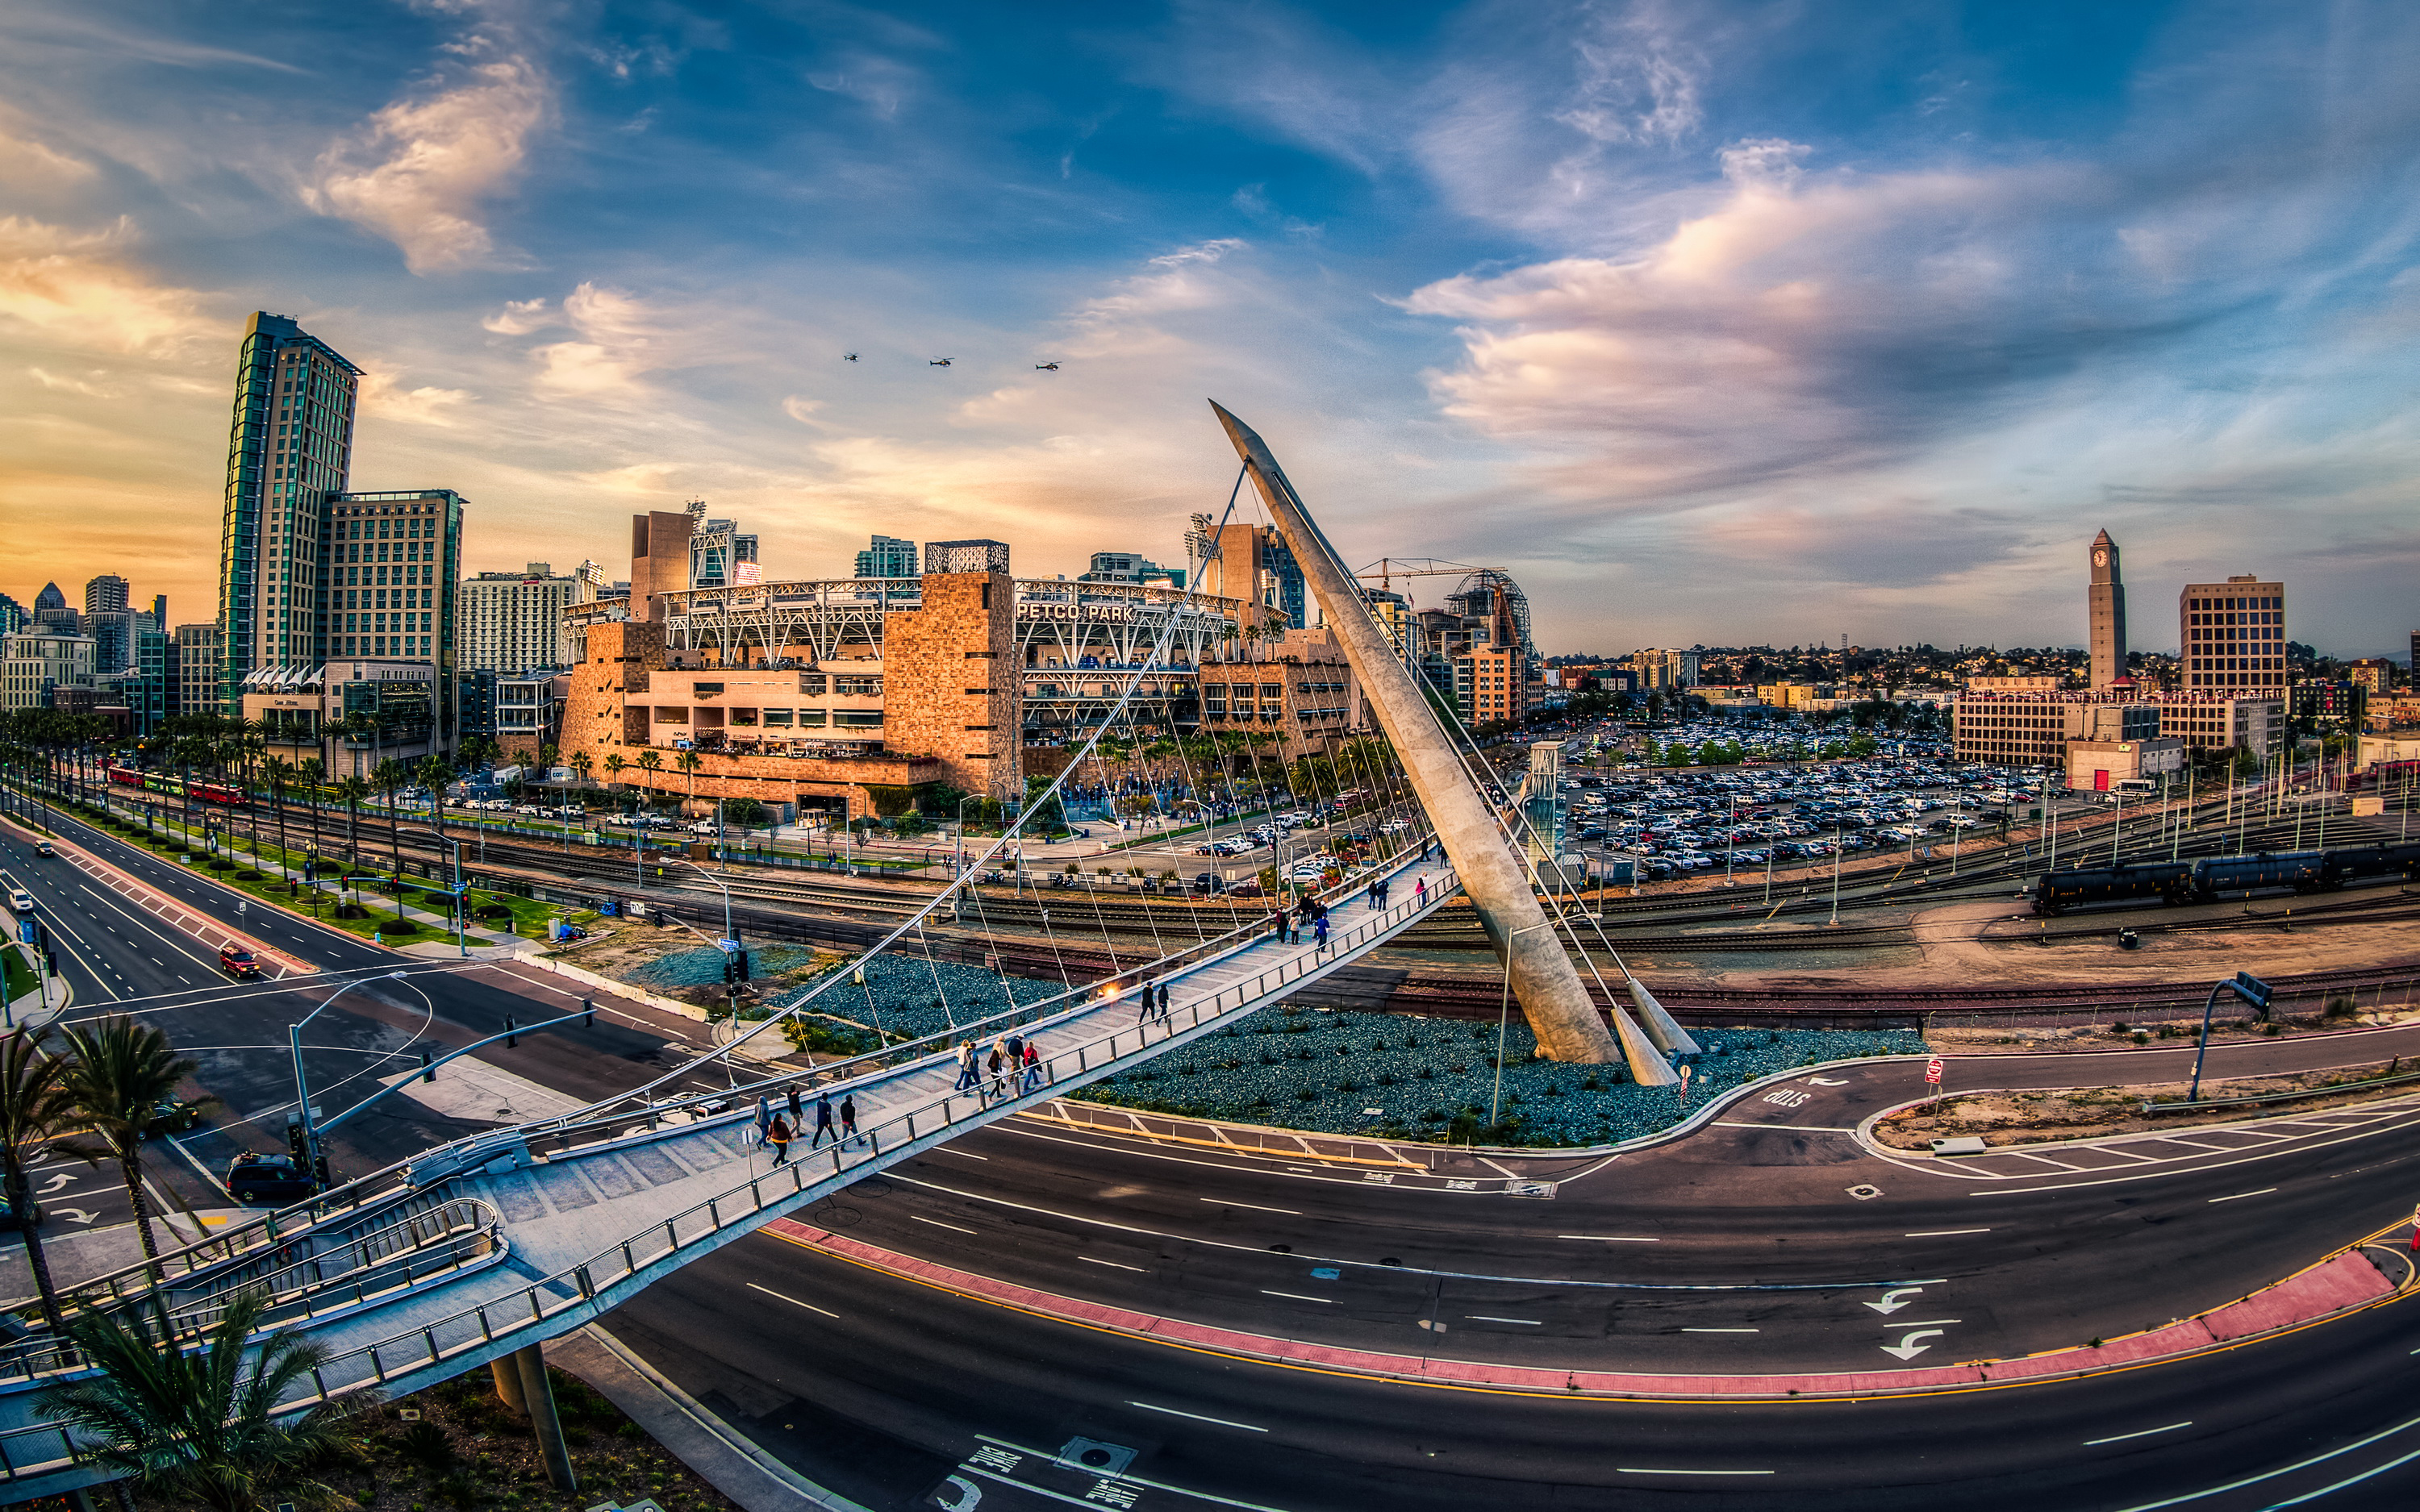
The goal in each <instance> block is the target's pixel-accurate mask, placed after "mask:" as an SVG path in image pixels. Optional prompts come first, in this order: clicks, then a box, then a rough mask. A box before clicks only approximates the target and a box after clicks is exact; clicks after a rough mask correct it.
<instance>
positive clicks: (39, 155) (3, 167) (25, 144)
mask: <svg viewBox="0 0 2420 1512" xmlns="http://www.w3.org/2000/svg"><path fill="white" fill-rule="evenodd" d="M10 114H14V113H13V112H0V120H5V119H6V118H7V116H8V115H10ZM93 173H94V169H93V166H92V164H91V163H89V162H85V161H84V160H83V159H81V158H71V157H69V156H68V155H67V154H66V153H64V152H60V151H58V150H56V149H55V148H53V147H47V146H45V145H44V144H42V143H40V142H38V141H35V140H34V139H33V138H32V137H30V136H20V135H18V134H16V133H15V132H13V131H0V184H13V185H15V186H17V187H18V188H20V189H23V188H28V187H31V186H33V185H37V184H47V185H52V186H57V187H64V186H66V185H70V184H76V183H82V182H83V181H85V179H88V178H90V177H93Z"/></svg>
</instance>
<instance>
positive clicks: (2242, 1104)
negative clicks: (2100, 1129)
mask: <svg viewBox="0 0 2420 1512" xmlns="http://www.w3.org/2000/svg"><path fill="white" fill-rule="evenodd" d="M2412 1082H2420V1071H2407V1072H2403V1073H2402V1074H2401V1075H2399V1076H2373V1077H2371V1078H2370V1079H2369V1080H2367V1081H2365V1082H2339V1083H2337V1084H2336V1085H2335V1086H2334V1087H2305V1088H2300V1089H2299V1090H2296V1091H2291V1092H2260V1093H2256V1094H2255V1095H2253V1096H2251V1097H2206V1098H2203V1099H2202V1100H2201V1101H2200V1102H2198V1103H2154V1102H2151V1101H2149V1100H2148V1099H2147V1100H2145V1101H2144V1102H2142V1103H2138V1104H2136V1111H2137V1112H2140V1113H2143V1114H2146V1115H2155V1114H2161V1113H2195V1112H2198V1111H2200V1110H2202V1109H2205V1108H2249V1107H2258V1106H2259V1105H2260V1104H2262V1103H2300V1102H2304V1101H2305V1100H2307V1099H2310V1098H2314V1097H2341V1096H2343V1095H2344V1094H2345V1093H2347V1092H2366V1091H2368V1090H2370V1089H2371V1088H2378V1087H2402V1086H2405V1085H2407V1084H2409V1083H2412Z"/></svg>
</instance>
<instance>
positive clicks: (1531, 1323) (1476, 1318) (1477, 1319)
mask: <svg viewBox="0 0 2420 1512" xmlns="http://www.w3.org/2000/svg"><path fill="white" fill-rule="evenodd" d="M1462 1316H1463V1317H1465V1318H1467V1319H1470V1320H1471V1321H1472V1322H1474V1323H1522V1324H1526V1325H1527V1326H1528V1327H1530V1328H1544V1327H1545V1326H1546V1325H1545V1324H1544V1323H1543V1322H1540V1321H1539V1320H1538V1319H1534V1318H1490V1317H1488V1316H1487V1315H1486V1314H1485V1313H1465V1314H1463V1315H1462Z"/></svg>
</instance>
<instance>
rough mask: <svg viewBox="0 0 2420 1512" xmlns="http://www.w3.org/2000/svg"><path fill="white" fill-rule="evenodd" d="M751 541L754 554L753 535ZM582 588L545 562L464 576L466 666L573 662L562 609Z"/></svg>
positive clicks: (503, 668) (518, 667)
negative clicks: (517, 569) (467, 577)
mask: <svg viewBox="0 0 2420 1512" xmlns="http://www.w3.org/2000/svg"><path fill="white" fill-rule="evenodd" d="M726 523H727V522H726ZM692 539H694V538H692ZM749 539H750V543H751V546H750V549H751V550H753V548H754V546H753V543H754V537H750V538H749ZM583 586H584V585H583V584H582V582H581V581H580V580H579V579H576V578H569V577H560V576H557V575H556V573H555V570H554V568H553V566H552V565H551V564H550V563H544V562H533V563H529V564H528V565H526V566H524V567H523V568H522V569H521V570H520V571H519V572H483V573H479V574H477V575H476V576H474V577H472V578H469V579H464V581H463V582H462V583H461V585H460V588H459V590H458V596H459V601H460V609H459V611H458V612H459V613H460V616H461V630H462V670H463V671H465V672H474V671H489V672H527V671H537V670H538V669H539V668H545V667H566V666H569V665H570V663H571V643H570V641H569V640H567V639H566V637H565V635H564V626H563V611H564V610H565V609H567V608H569V607H570V606H571V605H573V604H575V603H579V602H581V601H582V596H583V595H582V592H581V590H582V587H583Z"/></svg>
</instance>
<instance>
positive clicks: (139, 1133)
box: [59, 1013, 199, 1260]
mask: <svg viewBox="0 0 2420 1512" xmlns="http://www.w3.org/2000/svg"><path fill="white" fill-rule="evenodd" d="M67 1037H68V1049H69V1051H70V1054H71V1055H72V1057H74V1058H73V1063H72V1064H71V1065H70V1068H69V1070H68V1072H67V1078H66V1086H67V1088H68V1090H69V1091H70V1093H71V1094H73V1096H74V1098H75V1103H76V1108H77V1111H78V1112H79V1113H80V1114H81V1115H82V1116H83V1118H84V1120H85V1125H86V1126H87V1127H88V1128H90V1130H91V1131H92V1133H93V1134H97V1135H99V1136H100V1139H101V1144H100V1146H99V1147H98V1148H96V1147H93V1146H88V1145H86V1146H69V1145H62V1146H61V1147H59V1148H61V1149H67V1150H68V1151H69V1152H70V1153H71V1154H76V1155H81V1156H83V1157H84V1158H85V1159H86V1160H88V1161H91V1162H93V1163H94V1164H96V1165H98V1164H99V1163H100V1161H101V1157H103V1156H104V1155H105V1156H107V1157H109V1158H110V1159H113V1160H115V1161H116V1162H117V1170H118V1175H119V1176H120V1177H122V1178H123V1179H124V1180H125V1182H126V1197H127V1201H128V1202H129V1203H131V1204H132V1206H133V1209H134V1225H135V1227H136V1228H137V1229H138V1230H139V1231H140V1232H141V1234H142V1237H143V1254H144V1257H146V1258H147V1259H153V1260H156V1259H158V1258H159V1257H160V1245H159V1242H158V1241H157V1240H156V1239H154V1238H153V1237H152V1233H151V1207H150V1203H149V1201H148V1200H147V1198H146V1197H145V1196H144V1192H143V1135H144V1131H145V1130H146V1129H147V1127H149V1125H150V1123H151V1120H152V1119H154V1118H156V1117H157V1116H158V1110H159V1105H160V1104H161V1103H164V1102H166V1101H168V1100H169V1099H171V1098H173V1097H175V1096H176V1095H177V1084H178V1082H179V1081H182V1080H183V1079H184V1078H185V1077H187V1076H189V1075H191V1074H193V1072H194V1067H195V1066H197V1065H198V1064H199V1062H197V1061H195V1060H194V1059H193V1058H191V1057H186V1056H180V1055H178V1054H177V1052H176V1050H175V1049H174V1048H173V1047H172V1046H171V1045H170V1044H169V1043H168V1037H167V1035H165V1034H164V1033H163V1032H161V1031H160V1030H159V1029H156V1028H154V1027H152V1026H150V1025H148V1024H144V1023H141V1022H139V1021H137V1020H135V1019H132V1018H130V1017H128V1016H126V1015H125V1014H122V1013H118V1014H112V1015H111V1016H110V1017H108V1018H105V1019H101V1020H99V1021H97V1022H95V1021H90V1020H87V1021H86V1022H85V1023H83V1024H70V1025H69V1026H68V1028H67Z"/></svg>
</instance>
